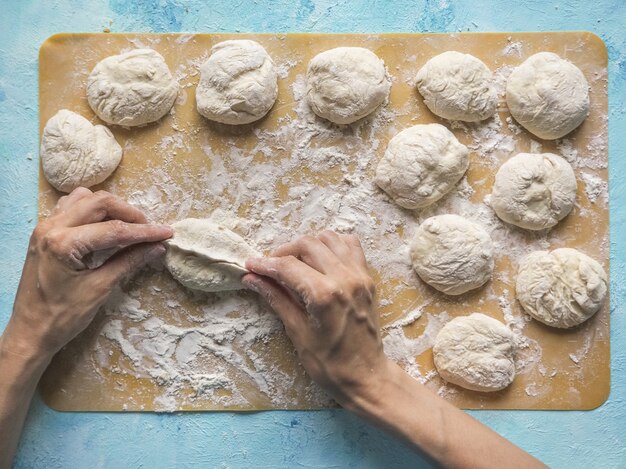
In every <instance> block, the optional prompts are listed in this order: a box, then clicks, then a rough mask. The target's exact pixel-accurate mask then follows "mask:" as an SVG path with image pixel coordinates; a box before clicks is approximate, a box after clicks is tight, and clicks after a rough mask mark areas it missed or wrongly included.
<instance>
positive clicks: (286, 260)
mask: <svg viewBox="0 0 626 469" xmlns="http://www.w3.org/2000/svg"><path fill="white" fill-rule="evenodd" d="M246 268H247V269H248V270H250V271H252V272H254V273H255V274H259V275H263V276H265V277H270V278H271V279H274V280H276V282H278V284H279V285H282V286H284V287H287V288H289V289H291V290H292V291H294V292H295V293H297V294H298V295H299V296H300V298H301V299H302V302H303V303H304V304H305V305H308V304H310V303H311V302H312V300H313V298H315V296H316V294H317V292H318V291H320V290H322V289H323V288H325V287H326V286H327V284H328V280H327V278H326V276H325V275H323V274H321V273H320V272H318V271H317V270H315V269H314V268H313V267H311V266H309V265H307V264H305V263H304V262H302V261H300V260H298V259H296V258H295V257H293V256H284V257H261V258H252V259H248V260H247V261H246Z"/></svg>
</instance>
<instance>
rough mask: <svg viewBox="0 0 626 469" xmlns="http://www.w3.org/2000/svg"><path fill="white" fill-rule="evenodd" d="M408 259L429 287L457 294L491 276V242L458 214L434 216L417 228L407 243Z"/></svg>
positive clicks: (477, 228) (483, 231)
mask: <svg viewBox="0 0 626 469" xmlns="http://www.w3.org/2000/svg"><path fill="white" fill-rule="evenodd" d="M411 260H412V263H413V268H414V269H415V271H416V272H417V274H418V275H419V276H420V278H421V279H422V280H423V281H424V282H426V283H427V284H429V285H430V286H431V287H433V288H436V289H437V290H439V291H441V292H443V293H446V294H448V295H460V294H462V293H465V292H467V291H469V290H473V289H474V288H478V287H480V286H482V285H484V284H485V283H486V282H487V281H488V280H489V279H490V278H491V273H492V272H493V266H494V261H493V245H492V243H491V238H490V237H489V234H488V233H487V232H486V231H485V230H484V229H483V228H482V227H481V226H480V225H478V224H477V223H474V222H472V221H470V220H468V219H467V218H463V217H461V216H459V215H452V214H447V215H437V216H434V217H430V218H428V219H426V220H425V221H424V222H423V223H422V224H421V225H420V226H419V227H418V229H417V232H416V233H415V236H414V237H413V241H412V242H411Z"/></svg>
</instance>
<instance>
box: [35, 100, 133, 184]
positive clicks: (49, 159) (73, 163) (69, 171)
mask: <svg viewBox="0 0 626 469" xmlns="http://www.w3.org/2000/svg"><path fill="white" fill-rule="evenodd" d="M121 159H122V147H121V146H120V145H119V143H117V141H116V140H115V137H114V136H113V134H112V133H111V131H110V130H109V129H107V128H106V127H105V126H103V125H92V124H91V122H89V121H88V120H87V119H85V118H84V117H83V116H81V115H79V114H76V113H75V112H72V111H68V110H67V109H61V110H60V111H59V112H57V113H56V114H55V115H54V116H52V117H51V118H50V120H48V122H47V123H46V126H45V127H44V129H43V136H42V137H41V164H42V166H43V174H44V176H45V177H46V179H47V180H48V182H49V183H50V184H52V186H54V187H55V188H56V189H58V190H60V191H61V192H72V191H73V190H74V189H76V188H77V187H80V186H82V187H91V186H94V185H96V184H100V183H101V182H102V181H104V180H105V179H106V178H108V177H109V176H110V175H111V174H112V173H113V171H115V168H117V166H118V165H119V164H120V161H121Z"/></svg>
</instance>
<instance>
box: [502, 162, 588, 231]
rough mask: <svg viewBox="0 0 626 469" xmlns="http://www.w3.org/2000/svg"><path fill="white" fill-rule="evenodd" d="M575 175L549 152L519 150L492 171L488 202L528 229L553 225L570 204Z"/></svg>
mask: <svg viewBox="0 0 626 469" xmlns="http://www.w3.org/2000/svg"><path fill="white" fill-rule="evenodd" d="M575 200H576V176H575V175H574V170H573V169H572V167H571V165H570V164H569V163H568V162H567V161H565V159H563V158H561V157H560V156H558V155H554V154H552V153H542V154H537V153H519V154H518V155H516V156H514V157H513V158H510V159H509V160H508V161H506V162H505V163H504V164H503V165H502V166H501V167H500V169H499V170H498V172H497V173H496V179H495V182H494V185H493V192H492V195H491V206H492V208H493V209H494V211H495V212H496V214H497V215H498V217H500V218H501V219H502V220H504V221H505V222H507V223H511V224H512V225H517V226H519V227H522V228H526V229H529V230H542V229H545V228H550V227H552V226H554V225H556V224H557V223H558V222H559V221H560V220H562V219H563V218H565V217H566V216H567V214H568V213H569V212H570V211H571V210H572V207H574V202H575Z"/></svg>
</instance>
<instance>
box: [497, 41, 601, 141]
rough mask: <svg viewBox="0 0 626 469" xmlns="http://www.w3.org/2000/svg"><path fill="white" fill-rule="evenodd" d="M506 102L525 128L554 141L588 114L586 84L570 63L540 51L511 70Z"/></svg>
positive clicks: (581, 75) (512, 113)
mask: <svg viewBox="0 0 626 469" xmlns="http://www.w3.org/2000/svg"><path fill="white" fill-rule="evenodd" d="M506 102H507V105H508V107H509V111H510V112H511V115H512V116H513V118H514V119H515V120H516V121H517V122H519V123H520V124H521V125H522V126H523V127H525V128H526V130H528V131H529V132H531V133H533V134H535V135H536V136H537V137H539V138H543V139H545V140H554V139H557V138H561V137H563V136H565V135H567V134H568V133H570V132H571V131H572V130H574V129H575V128H576V127H578V126H579V125H580V124H582V122H583V121H584V120H585V118H586V117H587V114H589V84H588V83H587V80H586V79H585V76H584V75H583V73H582V72H581V71H580V69H579V68H578V67H576V66H575V65H574V64H573V63H571V62H569V61H567V60H563V59H562V58H561V57H559V56H558V55H556V54H553V53H551V52H540V53H538V54H535V55H533V56H531V57H529V58H528V59H526V61H524V62H523V63H522V64H521V65H520V66H519V67H517V68H516V69H515V70H513V72H512V73H511V75H510V76H509V79H508V81H507V84H506Z"/></svg>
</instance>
